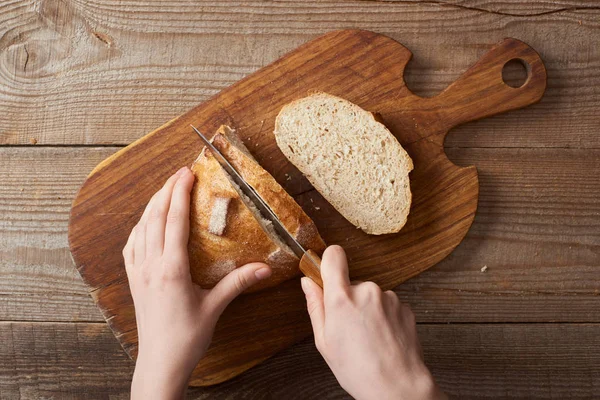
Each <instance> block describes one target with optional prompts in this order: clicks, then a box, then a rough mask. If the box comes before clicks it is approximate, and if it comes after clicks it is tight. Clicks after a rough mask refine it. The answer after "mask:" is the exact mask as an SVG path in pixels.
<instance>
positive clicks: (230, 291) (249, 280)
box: [208, 262, 272, 315]
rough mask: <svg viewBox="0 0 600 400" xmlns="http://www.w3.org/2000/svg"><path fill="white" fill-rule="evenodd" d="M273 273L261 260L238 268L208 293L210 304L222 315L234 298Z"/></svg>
mask: <svg viewBox="0 0 600 400" xmlns="http://www.w3.org/2000/svg"><path fill="white" fill-rule="evenodd" d="M271 273H272V271H271V268H270V267H269V266H268V265H267V264H264V263H259V262H255V263H250V264H246V265H244V266H242V267H239V268H236V269H234V270H233V271H231V272H230V273H228V274H227V275H226V276H225V277H224V278H223V279H221V281H220V282H219V283H217V284H216V285H215V287H214V288H212V289H211V291H210V293H209V295H208V297H209V304H211V305H212V306H213V309H214V310H215V311H216V312H217V315H221V313H223V311H224V310H225V307H227V306H228V305H229V303H231V302H232V301H233V299H235V298H236V297H237V296H239V295H240V294H241V293H242V292H244V291H245V290H246V289H248V288H250V287H252V286H253V285H255V284H256V283H258V282H259V281H261V280H263V279H267V278H268V277H270V276H271Z"/></svg>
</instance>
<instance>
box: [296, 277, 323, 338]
mask: <svg viewBox="0 0 600 400" xmlns="http://www.w3.org/2000/svg"><path fill="white" fill-rule="evenodd" d="M300 283H301V284H302V291H303V292H304V295H305V296H306V308H307V309H308V315H309V316H310V323H311V324H312V327H313V333H314V334H315V342H317V341H318V340H320V337H321V334H322V332H323V326H324V325H325V309H324V306H323V289H321V288H320V287H319V285H317V284H316V283H315V282H314V281H313V280H312V279H310V278H307V277H302V279H301V280H300Z"/></svg>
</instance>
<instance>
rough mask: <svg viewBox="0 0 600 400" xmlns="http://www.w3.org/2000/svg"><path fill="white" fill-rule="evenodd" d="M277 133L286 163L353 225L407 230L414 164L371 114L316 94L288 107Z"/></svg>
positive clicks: (376, 232)
mask: <svg viewBox="0 0 600 400" xmlns="http://www.w3.org/2000/svg"><path fill="white" fill-rule="evenodd" d="M274 134H275V139H276V141H277V145H278V146H279V148H280V149H281V151H282V152H283V154H284V155H285V156H286V157H287V158H288V160H290V162H291V163H292V164H294V165H295V166H296V167H297V168H298V169H299V170H300V171H301V172H302V173H303V174H304V175H305V176H306V177H307V178H308V180H309V181H310V183H312V185H313V186H314V187H315V189H317V190H318V191H319V192H320V193H321V194H322V195H323V197H325V198H326V199H327V200H328V201H329V202H330V203H331V205H333V206H334V207H335V208H336V209H337V210H338V211H339V212H340V214H342V215H343V216H344V217H345V218H346V219H347V220H348V221H350V222H351V223H352V224H354V225H355V226H357V227H359V228H361V229H362V230H363V231H365V232H366V233H369V234H373V235H380V234H385V233H394V232H398V231H399V230H400V229H401V228H402V227H403V226H404V224H405V223H406V219H407V216H408V213H409V211H410V204H411V191H410V182H409V177H408V174H409V172H410V171H411V170H412V169H413V163H412V160H411V158H410V157H409V155H408V153H407V152H406V151H405V150H404V149H403V148H402V146H401V145H400V143H399V142H398V140H397V139H396V138H395V137H394V135H392V133H391V132H390V131H389V130H388V129H387V128H386V127H385V126H384V125H383V124H382V123H380V122H378V121H377V120H376V119H375V118H374V116H373V114H371V113H370V112H368V111H365V110H363V109H362V108H360V107H359V106H357V105H356V104H353V103H351V102H349V101H347V100H344V99H342V98H339V97H336V96H332V95H329V94H327V93H315V94H312V95H310V96H308V97H304V98H301V99H299V100H296V101H294V102H292V103H289V104H287V105H285V106H284V107H283V108H282V109H281V111H280V112H279V115H278V116H277V119H276V121H275V131H274Z"/></svg>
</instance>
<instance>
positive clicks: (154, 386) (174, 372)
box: [131, 354, 191, 399]
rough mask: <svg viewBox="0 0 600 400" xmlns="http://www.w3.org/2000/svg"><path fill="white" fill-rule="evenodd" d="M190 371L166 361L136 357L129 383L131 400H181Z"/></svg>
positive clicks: (141, 356) (142, 356)
mask: <svg viewBox="0 0 600 400" xmlns="http://www.w3.org/2000/svg"><path fill="white" fill-rule="evenodd" d="M190 375H191V371H187V370H186V368H184V367H183V366H178V365H174V364H172V363H169V362H168V359H166V360H165V359H162V360H160V361H153V360H152V359H151V358H150V357H147V356H144V355H142V354H140V355H138V358H137V360H136V363H135V370H134V373H133V379H132V382H131V397H132V399H182V398H183V397H184V395H185V391H186V389H187V387H188V381H189V377H190Z"/></svg>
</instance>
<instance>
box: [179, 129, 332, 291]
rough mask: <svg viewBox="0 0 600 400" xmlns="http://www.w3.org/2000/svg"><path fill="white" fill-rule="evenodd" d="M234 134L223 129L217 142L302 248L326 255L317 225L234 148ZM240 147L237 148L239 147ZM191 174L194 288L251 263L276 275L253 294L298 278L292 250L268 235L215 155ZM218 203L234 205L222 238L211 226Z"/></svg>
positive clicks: (205, 155)
mask: <svg viewBox="0 0 600 400" xmlns="http://www.w3.org/2000/svg"><path fill="white" fill-rule="evenodd" d="M233 134H234V133H233V130H231V129H230V128H229V127H225V126H224V127H221V128H220V129H219V131H217V133H216V134H215V136H214V137H213V139H212V142H213V144H214V145H215V147H217V148H218V149H219V150H220V151H221V152H222V153H223V154H224V156H225V157H226V158H227V159H228V161H229V162H230V163H232V165H234V167H235V168H236V170H237V171H238V172H240V174H241V175H242V176H243V177H244V179H247V181H248V182H249V183H250V184H251V185H252V186H253V187H254V188H255V190H256V191H257V192H258V193H259V194H260V195H261V196H264V197H263V198H264V199H265V201H267V203H268V204H270V206H271V208H272V209H273V211H274V212H275V214H276V215H277V216H278V218H281V219H282V222H283V223H284V226H286V228H287V229H288V230H289V231H290V232H291V233H295V234H296V235H297V236H298V238H299V239H301V243H302V244H303V245H307V246H309V247H311V245H314V247H315V250H316V251H318V252H320V251H322V250H323V249H324V246H325V244H324V242H323V240H322V239H321V237H320V236H319V234H318V232H317V230H316V227H315V225H314V223H313V222H312V221H311V220H310V218H309V217H308V216H307V215H306V214H305V213H304V211H302V208H300V206H299V205H298V204H297V203H296V202H295V201H294V200H293V199H292V198H291V197H290V196H289V194H287V192H286V191H285V190H284V189H283V188H282V187H281V186H280V185H279V184H278V183H277V182H276V181H275V179H274V178H273V177H272V176H271V175H270V174H269V173H268V172H266V171H265V170H264V169H263V168H262V167H260V165H258V163H256V161H254V159H253V158H252V157H251V156H250V155H249V152H248V153H247V154H246V153H245V152H244V151H247V149H244V150H242V149H240V148H238V147H237V146H235V145H233V144H232V141H235V140H230V139H228V137H229V138H231V136H230V135H233ZM239 143H241V141H240V142H239ZM239 143H236V144H237V145H238V146H239ZM191 170H192V172H193V173H194V176H195V178H196V180H195V182H194V187H193V188H192V194H191V205H190V239H189V242H188V251H189V258H190V273H191V275H192V280H193V281H194V282H195V283H197V284H198V285H200V286H201V287H203V288H207V289H208V288H212V287H213V286H214V285H216V284H217V283H218V282H219V281H220V280H221V279H222V278H223V277H224V276H225V275H227V274H228V273H229V272H231V271H233V270H234V269H235V268H238V267H240V266H242V265H244V264H247V263H249V262H264V263H266V264H268V265H269V266H271V268H272V270H273V274H272V275H271V277H270V278H269V279H267V280H265V281H261V282H260V283H258V284H257V285H255V286H253V287H252V288H251V289H250V290H248V292H254V291H257V290H260V289H264V288H267V287H271V286H275V285H277V284H279V283H281V282H283V281H285V280H288V279H290V278H293V277H294V276H297V275H298V274H299V270H298V264H299V259H298V258H297V257H296V256H295V255H294V254H293V252H291V250H290V249H289V248H285V247H287V246H280V245H278V244H276V243H275V241H274V240H273V239H272V238H271V237H270V234H269V233H267V232H266V231H265V230H264V229H263V227H262V226H261V224H259V222H258V221H257V219H256V217H255V215H254V214H253V212H252V211H251V210H250V209H249V208H248V207H247V205H246V204H245V203H244V201H243V200H242V198H241V197H240V195H239V193H238V192H237V191H236V189H235V188H234V186H233V185H232V183H231V181H230V179H229V177H228V175H227V173H226V172H225V171H224V170H223V168H222V167H221V165H220V164H219V163H218V161H217V160H216V159H215V158H214V157H213V155H212V153H211V152H210V151H207V150H206V148H205V149H203V150H202V152H201V153H200V155H199V156H198V158H197V159H196V161H194V163H193V164H192V167H191ZM219 198H221V199H223V198H226V199H229V204H228V207H227V214H226V224H225V228H224V229H223V230H222V232H221V234H213V233H210V231H209V228H210V220H211V214H212V208H213V205H214V204H215V201H218V199H219ZM271 202H272V204H271ZM284 220H285V221H284Z"/></svg>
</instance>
